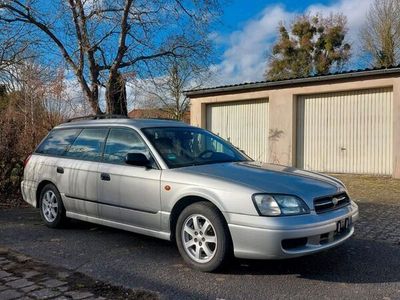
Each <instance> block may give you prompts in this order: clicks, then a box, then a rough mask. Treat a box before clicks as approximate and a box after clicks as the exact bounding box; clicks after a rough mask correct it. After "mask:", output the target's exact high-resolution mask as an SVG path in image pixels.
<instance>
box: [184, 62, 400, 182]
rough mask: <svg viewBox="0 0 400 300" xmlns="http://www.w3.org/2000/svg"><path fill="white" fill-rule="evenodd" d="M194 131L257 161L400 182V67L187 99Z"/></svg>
mask: <svg viewBox="0 0 400 300" xmlns="http://www.w3.org/2000/svg"><path fill="white" fill-rule="evenodd" d="M187 96H188V97H189V98H190V99H191V124H192V125H195V126H199V127H203V128H207V129H209V130H211V131H213V132H214V133H216V134H218V135H219V136H221V137H223V138H225V139H227V140H229V141H230V142H231V143H232V144H234V145H235V146H237V147H239V148H240V149H242V150H244V151H245V152H246V153H247V154H248V155H249V156H250V157H252V158H253V159H255V160H261V161H265V162H272V163H278V164H282V165H288V166H297V167H299V168H303V169H306V170H312V171H320V172H329V173H355V174H374V175H391V176H393V177H394V178H400V67H392V68H387V69H366V70H358V71H350V72H345V73H335V74H329V75H323V76H310V77H306V78H298V79H289V80H282V81H263V82H253V83H244V84H238V85H229V86H221V87H214V88H207V89H200V90H192V91H188V92H187Z"/></svg>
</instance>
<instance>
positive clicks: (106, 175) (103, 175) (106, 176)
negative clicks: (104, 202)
mask: <svg viewBox="0 0 400 300" xmlns="http://www.w3.org/2000/svg"><path fill="white" fill-rule="evenodd" d="M100 179H101V180H104V181H110V180H111V177H110V174H107V173H101V174H100Z"/></svg>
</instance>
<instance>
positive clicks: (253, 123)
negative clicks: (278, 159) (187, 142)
mask: <svg viewBox="0 0 400 300" xmlns="http://www.w3.org/2000/svg"><path fill="white" fill-rule="evenodd" d="M207 129H208V130H211V131H212V132H214V133H215V134H217V135H219V136H220V137H222V138H224V139H226V140H228V141H230V142H231V143H232V144H233V145H235V146H236V147H238V148H240V149H241V150H243V151H245V152H246V154H247V155H249V156H250V157H251V158H253V159H254V160H261V161H267V159H268V154H269V153H268V100H251V101H240V102H226V103H219V104H209V105H207Z"/></svg>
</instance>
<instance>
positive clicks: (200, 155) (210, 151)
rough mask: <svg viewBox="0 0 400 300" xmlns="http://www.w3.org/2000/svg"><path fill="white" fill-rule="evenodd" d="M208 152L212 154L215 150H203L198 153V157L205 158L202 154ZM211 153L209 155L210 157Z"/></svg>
mask: <svg viewBox="0 0 400 300" xmlns="http://www.w3.org/2000/svg"><path fill="white" fill-rule="evenodd" d="M208 153H210V154H211V155H212V154H214V153H215V152H214V151H212V150H205V151H203V152H201V153H200V154H199V156H198V157H199V158H205V157H204V156H205V155H206V154H208ZM211 155H210V157H211Z"/></svg>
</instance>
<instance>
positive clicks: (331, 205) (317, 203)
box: [314, 193, 350, 214]
mask: <svg viewBox="0 0 400 300" xmlns="http://www.w3.org/2000/svg"><path fill="white" fill-rule="evenodd" d="M349 204H350V198H349V196H348V195H347V194H346V193H341V194H337V195H333V196H327V197H321V198H317V199H314V208H315V212H316V213H317V214H322V213H324V212H327V211H331V210H335V209H338V208H341V207H343V206H346V205H349Z"/></svg>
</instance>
